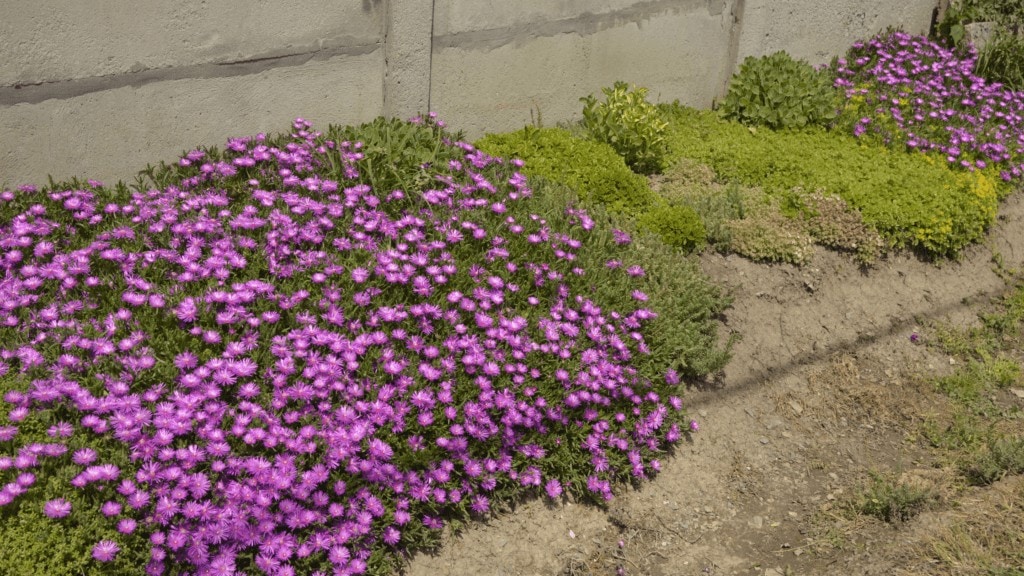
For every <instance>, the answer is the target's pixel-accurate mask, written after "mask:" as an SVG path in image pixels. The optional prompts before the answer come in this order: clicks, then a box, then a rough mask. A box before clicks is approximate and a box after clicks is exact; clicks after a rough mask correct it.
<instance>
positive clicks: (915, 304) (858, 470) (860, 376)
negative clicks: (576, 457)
mask: <svg viewBox="0 0 1024 576" xmlns="http://www.w3.org/2000/svg"><path fill="white" fill-rule="evenodd" d="M994 256H995V258H996V259H1000V260H1001V262H1002V265H1003V266H1004V267H1005V268H1019V267H1021V266H1022V264H1024V200H1022V198H1021V195H1020V194H1018V195H1016V196H1015V197H1013V198H1011V199H1009V200H1008V201H1007V202H1005V204H1004V206H1003V208H1002V211H1001V214H1000V218H999V222H998V224H997V226H996V227H995V229H994V230H993V231H992V233H991V234H990V237H989V241H988V243H987V244H986V245H982V246H975V247H973V248H972V249H970V250H968V251H967V253H965V254H964V257H963V259H962V260H961V261H960V262H955V263H948V262H947V263H944V264H942V265H941V266H936V265H934V264H930V263H925V262H920V261H918V260H916V259H914V258H913V257H910V256H905V255H900V256H895V257H891V258H889V259H887V260H886V261H883V262H881V263H879V264H878V265H877V266H876V267H875V268H872V269H870V270H867V271H863V270H860V269H859V268H858V267H857V265H856V264H855V263H854V262H853V261H852V260H851V259H849V258H847V257H845V256H843V255H840V254H835V253H830V252H825V251H819V253H818V254H817V255H816V256H815V259H814V263H813V264H812V265H810V266H808V267H805V268H802V269H801V268H796V267H793V266H789V265H777V266H766V265H758V264H753V263H751V262H749V261H747V260H744V259H742V258H739V257H735V256H727V257H723V256H721V255H714V254H711V255H706V256H703V257H702V263H703V265H704V269H705V271H706V272H707V273H708V274H709V275H710V276H712V277H713V278H715V279H716V280H717V281H719V282H721V283H723V284H724V285H726V286H729V287H730V288H731V289H732V291H733V294H734V295H735V302H734V305H733V308H732V309H731V310H729V312H728V315H727V318H726V322H725V328H726V330H732V331H736V332H738V333H739V334H741V335H742V340H741V341H740V342H738V343H737V345H736V346H735V348H734V359H733V361H732V362H731V363H730V364H729V365H728V366H727V368H726V369H725V371H724V374H722V375H721V376H720V377H719V378H718V379H717V380H716V381H714V382H705V383H702V384H700V385H698V386H695V387H694V388H692V389H691V390H690V391H689V393H688V396H687V402H688V405H689V410H690V412H691V414H692V415H696V416H697V419H698V420H699V422H700V424H701V431H700V433H698V434H697V435H695V436H694V439H693V442H692V443H690V444H683V445H681V446H679V447H678V449H677V450H676V454H675V455H674V456H673V457H672V458H668V459H667V461H666V462H665V463H664V468H663V471H662V472H661V474H659V475H658V477H657V478H656V479H654V480H653V481H650V482H647V483H645V484H644V485H643V486H642V487H641V488H640V489H638V490H628V489H626V490H621V491H620V492H619V493H618V494H617V496H616V499H615V500H614V501H613V502H612V503H611V504H610V506H609V508H608V509H607V510H601V509H599V508H597V507H593V506H586V505H577V504H566V505H560V506H552V505H548V504H546V503H545V502H542V501H532V502H528V503H526V504H524V505H522V506H520V507H519V508H518V509H517V510H516V511H515V512H513V513H511V514H506V515H503V516H501V517H498V518H496V519H493V520H491V521H490V522H488V523H486V524H477V525H474V526H472V527H470V528H469V529H467V530H466V531H465V532H464V533H463V534H462V535H461V536H460V537H458V538H450V539H449V541H448V542H446V543H445V545H444V547H443V548H442V549H441V550H440V551H439V552H438V554H436V555H434V556H429V555H419V556H417V557H415V558H413V559H412V561H411V563H410V565H409V567H408V569H407V574H409V575H410V576H427V575H431V576H433V575H463V574H465V575H477V574H488V575H489V574H494V575H509V576H511V575H534V574H536V575H544V576H547V575H553V574H570V575H575V574H616V572H617V570H622V571H624V573H627V574H634V575H639V574H651V575H659V574H664V575H689V574H694V575H697V574H699V575H705V574H715V575H727V574H768V575H782V574H787V573H791V574H891V573H894V572H896V571H897V569H898V568H899V569H906V568H907V566H904V565H901V564H900V563H901V562H902V560H901V557H900V550H901V548H902V547H903V546H904V545H905V544H907V543H908V542H909V540H912V539H914V538H919V537H920V535H921V533H922V530H924V531H926V530H927V523H928V522H934V521H935V519H934V518H929V517H925V518H924V519H921V520H919V521H918V524H919V526H917V527H915V526H913V525H911V526H905V527H903V528H901V529H900V530H898V531H897V530H896V529H893V528H891V527H889V526H888V525H885V524H880V526H879V527H878V528H877V529H874V528H872V529H871V530H859V531H858V530H847V531H845V532H844V531H841V530H840V531H834V532H829V531H828V530H824V531H823V529H822V528H821V526H820V525H819V523H820V519H821V518H822V516H823V515H826V516H827V514H828V512H829V510H830V508H832V507H833V506H834V504H835V503H836V502H838V501H840V500H842V499H843V498H844V497H845V495H848V494H849V493H850V490H852V489H853V487H854V486H856V485H858V483H862V482H863V480H864V479H865V478H866V477H867V474H868V473H869V472H871V471H875V470H896V471H902V472H903V473H904V474H905V475H908V476H910V477H913V478H916V479H917V480H918V481H921V482H926V483H939V482H942V481H943V480H942V479H941V478H935V477H934V476H935V474H936V472H935V470H934V469H933V468H931V467H929V466H928V465H927V464H928V454H927V453H926V451H924V450H922V449H920V448H918V447H917V445H919V444H920V443H916V444H915V443H914V442H908V441H907V436H908V434H910V433H912V429H911V428H912V426H908V423H909V424H913V419H914V418H915V417H916V416H915V415H917V414H921V413H926V412H927V410H928V406H922V405H920V404H918V403H919V402H927V400H926V399H927V397H928V396H927V395H925V394H917V393H916V392H915V387H920V386H922V383H921V377H922V376H929V375H938V374H943V373H947V372H949V371H950V369H951V366H950V359H949V358H947V357H940V356H937V355H936V353H935V352H934V351H932V350H931V349H929V348H927V347H925V346H922V345H918V344H914V343H912V342H911V340H910V335H911V333H913V332H914V331H915V329H917V327H918V326H921V325H923V324H925V323H934V322H948V323H953V324H956V325H966V324H968V323H970V322H972V321H973V320H975V319H976V313H977V307H978V306H979V305H981V304H984V303H986V302H988V300H989V299H990V298H991V297H993V296H997V295H999V294H1001V293H1002V292H1003V290H1004V288H1005V282H1004V280H1003V278H1002V277H1001V276H1000V274H999V273H998V272H997V266H996V264H995V263H994ZM823 550H824V551H823ZM787 570H788V572H787Z"/></svg>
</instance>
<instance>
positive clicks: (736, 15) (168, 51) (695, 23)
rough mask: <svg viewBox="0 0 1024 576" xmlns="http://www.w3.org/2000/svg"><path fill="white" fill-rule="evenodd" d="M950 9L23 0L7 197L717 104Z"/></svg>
mask: <svg viewBox="0 0 1024 576" xmlns="http://www.w3.org/2000/svg"><path fill="white" fill-rule="evenodd" d="M935 4H936V0H906V1H903V2H890V1H888V0H833V1H832V2H820V1H818V0H518V1H517V2H508V1H507V0H431V1H430V2H428V1H427V0H340V1H339V0H304V1H298V0H273V1H271V0H216V1H212V0H210V1H207V0H179V1H177V2H165V1H163V0H90V1H89V2H66V1H63V0H7V1H6V2H3V3H0V135H2V139H0V187H4V186H7V187H10V186H15V185H18V184H21V183H25V182H35V183H44V182H45V181H46V178H47V175H52V176H53V177H54V178H55V179H58V180H60V179H65V178H69V177H71V176H79V177H90V178H98V179H101V180H106V181H115V180H117V179H126V180H131V179H132V178H133V176H134V173H135V172H136V171H137V170H138V169H140V168H143V167H144V166H145V165H146V163H151V162H157V161H159V160H172V159H174V158H175V157H176V155H177V154H179V153H181V152H182V151H183V150H185V149H188V148H191V147H193V146H196V145H199V144H205V145H220V144H222V143H223V142H224V140H225V139H226V138H228V137H230V136H239V135H247V134H253V133H256V132H260V131H280V130H285V129H287V127H288V125H289V123H290V121H291V120H292V119H293V118H294V117H296V116H302V117H304V118H307V119H309V120H311V121H312V122H314V125H318V126H321V127H326V125H327V124H328V123H340V124H348V123H357V122H362V121H366V120H369V119H372V118H373V117H375V116H378V115H380V114H386V115H390V116H398V117H408V116H411V115H414V114H416V113H418V112H421V111H425V110H428V109H431V110H435V111H437V112H439V113H440V114H441V116H442V117H443V118H445V119H446V120H447V121H448V122H449V124H451V125H452V126H454V127H457V128H461V129H464V130H466V132H467V133H468V135H469V136H470V137H475V136H478V135H480V134H482V133H483V132H484V131H498V130H509V129H515V128H518V127H520V126H522V125H524V124H526V123H529V122H530V121H531V119H536V118H537V116H538V115H541V116H542V117H543V119H544V122H545V123H546V124H549V125H550V124H554V123H555V122H557V121H559V120H567V119H571V118H574V117H578V116H579V111H580V103H579V98H580V97H581V96H585V95H587V94H590V93H597V92H598V91H599V90H600V89H601V88H602V87H604V86H608V85H610V84H611V83H612V82H614V81H616V80H626V81H628V82H632V83H635V84H640V85H644V86H647V87H648V88H649V89H650V97H651V98H652V99H653V100H656V101H672V100H676V99H678V100H680V101H682V102H684V103H687V104H691V105H695V106H708V105H710V104H711V102H712V100H713V99H714V98H715V97H716V96H718V95H720V94H721V93H722V92H723V90H724V88H725V86H726V84H727V81H728V78H729V76H730V75H731V73H732V71H733V70H734V69H735V68H736V66H737V63H738V61H740V60H742V58H743V57H744V56H746V55H760V54H767V53H770V52H774V51H776V50H788V51H789V52H790V53H792V54H794V55H796V56H798V57H803V58H807V59H809V60H811V61H813V62H816V63H817V62H823V61H827V60H828V59H829V58H830V57H831V56H832V55H835V54H839V53H841V52H843V51H844V50H845V49H846V47H847V46H848V45H849V44H850V43H851V42H852V41H854V40H856V39H859V38H863V37H866V36H868V35H870V34H873V33H874V32H877V31H878V30H880V29H883V28H885V27H886V26H888V25H902V26H903V27H904V29H906V30H909V31H915V32H916V31H925V30H927V28H928V25H929V22H930V20H931V14H932V10H933V9H934V7H935Z"/></svg>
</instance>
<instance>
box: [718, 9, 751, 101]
mask: <svg viewBox="0 0 1024 576" xmlns="http://www.w3.org/2000/svg"><path fill="white" fill-rule="evenodd" d="M746 7H747V2H746V0H736V3H735V4H734V5H733V9H732V25H731V26H730V27H729V56H728V58H726V61H725V66H726V69H725V75H724V78H723V79H722V86H721V87H720V88H719V91H718V96H719V98H724V97H725V94H726V93H727V91H728V89H729V80H730V79H731V78H732V75H733V74H734V73H735V72H736V66H737V65H738V64H739V63H738V62H737V60H738V59H739V55H740V36H742V34H743V13H744V12H745V10H746Z"/></svg>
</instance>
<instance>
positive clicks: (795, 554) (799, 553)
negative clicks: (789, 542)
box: [793, 548, 804, 556]
mask: <svg viewBox="0 0 1024 576" xmlns="http://www.w3.org/2000/svg"><path fill="white" fill-rule="evenodd" d="M803 553H804V551H803V550H801V549H799V548H797V549H796V550H793V556H800V555H801V554H803Z"/></svg>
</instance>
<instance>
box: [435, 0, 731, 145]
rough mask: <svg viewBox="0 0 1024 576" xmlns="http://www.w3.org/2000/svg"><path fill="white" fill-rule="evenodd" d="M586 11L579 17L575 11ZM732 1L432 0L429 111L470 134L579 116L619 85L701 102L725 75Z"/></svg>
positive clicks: (703, 103)
mask: <svg viewBox="0 0 1024 576" xmlns="http://www.w3.org/2000/svg"><path fill="white" fill-rule="evenodd" d="M583 4H586V10H585V9H584V8H582V7H581V5H583ZM732 6H733V4H732V2H726V1H725V0H721V1H719V0H711V1H708V0H673V1H664V0H659V1H648V2H636V1H633V2H629V1H626V0H615V1H612V0H605V1H599V2H587V3H583V2H547V1H545V0H537V1H532V2H518V3H516V4H515V9H513V7H511V6H509V5H508V4H506V3H503V2H497V1H493V2H479V3H477V2H473V3H466V2H459V1H457V0H439V1H438V2H437V4H436V7H435V25H434V28H435V35H434V55H433V58H432V72H431V78H432V82H431V106H432V108H433V109H434V110H436V111H437V112H439V113H440V114H441V115H442V116H443V117H445V118H446V119H448V121H449V122H450V123H451V124H452V125H454V126H458V127H459V128H462V129H464V130H466V132H467V135H468V136H469V137H476V136H479V135H480V134H482V133H483V132H484V131H500V130H510V129H515V128H519V127H521V126H523V125H524V124H528V123H530V122H531V112H532V119H533V120H536V119H537V116H538V114H539V115H541V116H542V117H543V119H544V122H545V123H547V124H554V123H555V122H557V121H561V120H569V119H572V118H576V117H578V116H579V114H580V110H581V104H580V102H579V98H580V97H581V96H585V95H587V94H590V93H597V92H599V91H600V89H601V88H602V87H604V86H609V85H611V84H612V83H613V82H615V81H616V80H624V81H626V82H632V83H635V84H639V85H643V86H646V87H648V88H649V89H650V99H651V100H655V101H672V100H676V99H679V100H680V101H682V102H684V103H687V104H692V105H698V106H706V105H708V104H709V103H710V102H711V100H712V98H713V97H714V96H715V95H716V94H717V93H718V91H719V90H720V87H721V85H722V83H723V82H724V81H725V79H726V78H727V75H728V73H729V71H730V69H731V60H730V59H729V55H730V49H729V48H730V35H729V31H730V28H731V25H732V14H731V9H732Z"/></svg>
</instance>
